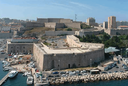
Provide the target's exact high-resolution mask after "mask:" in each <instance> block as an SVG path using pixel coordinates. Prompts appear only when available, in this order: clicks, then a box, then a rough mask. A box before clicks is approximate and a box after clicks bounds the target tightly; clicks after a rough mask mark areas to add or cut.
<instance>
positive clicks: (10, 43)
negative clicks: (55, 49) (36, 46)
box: [6, 38, 38, 54]
mask: <svg viewBox="0 0 128 86" xmlns="http://www.w3.org/2000/svg"><path fill="white" fill-rule="evenodd" d="M37 42H38V40H37V39H35V38H34V39H24V38H23V39H21V38H20V39H19V38H17V39H8V40H7V46H6V52H7V53H8V54H11V53H14V54H17V53H18V54H28V53H29V54H31V53H33V43H37Z"/></svg>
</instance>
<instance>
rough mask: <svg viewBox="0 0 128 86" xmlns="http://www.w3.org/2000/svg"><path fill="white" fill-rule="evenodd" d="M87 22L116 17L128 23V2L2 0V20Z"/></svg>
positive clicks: (0, 5) (0, 11) (113, 0)
mask: <svg viewBox="0 0 128 86" xmlns="http://www.w3.org/2000/svg"><path fill="white" fill-rule="evenodd" d="M75 14H77V21H83V22H86V19H87V18H89V17H93V18H95V19H96V22H97V23H102V22H104V21H107V20H108V17H109V16H116V20H117V21H128V0H0V18H11V19H21V20H26V19H30V20H36V19H37V18H66V19H67V18H70V19H72V20H75Z"/></svg>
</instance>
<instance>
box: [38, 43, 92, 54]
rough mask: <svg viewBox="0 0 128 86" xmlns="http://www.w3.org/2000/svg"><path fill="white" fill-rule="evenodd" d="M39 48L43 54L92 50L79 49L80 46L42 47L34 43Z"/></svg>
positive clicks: (87, 50)
mask: <svg viewBox="0 0 128 86" xmlns="http://www.w3.org/2000/svg"><path fill="white" fill-rule="evenodd" d="M36 45H37V46H38V47H39V48H40V49H41V50H43V52H44V54H62V53H85V52H90V51H92V50H90V49H89V48H88V49H81V48H61V49H53V48H49V47H43V46H42V45H41V44H36Z"/></svg>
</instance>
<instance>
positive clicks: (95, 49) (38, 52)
mask: <svg viewBox="0 0 128 86" xmlns="http://www.w3.org/2000/svg"><path fill="white" fill-rule="evenodd" d="M66 40H67V43H68V44H69V47H67V48H51V47H48V46H46V45H44V44H43V43H40V44H35V43H34V45H33V55H34V58H35V61H36V62H37V65H38V67H39V69H40V70H50V69H53V68H55V69H66V68H72V67H85V66H89V65H90V63H91V64H93V63H97V62H100V61H103V60H104V45H103V44H96V43H82V42H80V41H79V39H78V38H76V37H75V36H73V35H67V37H66Z"/></svg>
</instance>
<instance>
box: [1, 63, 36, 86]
mask: <svg viewBox="0 0 128 86" xmlns="http://www.w3.org/2000/svg"><path fill="white" fill-rule="evenodd" d="M7 73H8V71H3V68H2V62H1V61H0V80H1V79H2V78H3V77H4V76H5V75H6V74H7ZM26 80H27V77H23V76H22V73H18V75H17V76H16V77H14V78H12V79H7V81H5V83H4V84H3V85H2V86H27V84H26ZM29 86H34V85H29Z"/></svg>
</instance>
